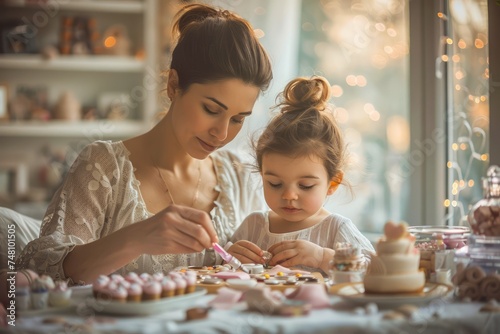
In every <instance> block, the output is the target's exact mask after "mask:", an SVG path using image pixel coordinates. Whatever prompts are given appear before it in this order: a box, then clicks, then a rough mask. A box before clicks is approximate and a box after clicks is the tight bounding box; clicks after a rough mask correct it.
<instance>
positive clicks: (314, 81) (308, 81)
mask: <svg viewBox="0 0 500 334" xmlns="http://www.w3.org/2000/svg"><path fill="white" fill-rule="evenodd" d="M329 100H330V84H329V83H328V80H326V79H325V78H323V77H321V76H313V77H311V78H296V79H293V80H292V81H290V82H289V83H288V85H287V86H286V87H285V89H284V90H283V92H282V94H281V101H280V103H279V104H278V106H279V107H281V112H293V111H302V112H304V111H306V110H309V109H315V110H318V111H321V110H324V109H325V108H326V107H327V105H328V101H329Z"/></svg>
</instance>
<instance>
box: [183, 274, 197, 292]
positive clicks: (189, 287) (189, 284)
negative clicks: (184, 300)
mask: <svg viewBox="0 0 500 334" xmlns="http://www.w3.org/2000/svg"><path fill="white" fill-rule="evenodd" d="M184 280H185V281H186V293H191V292H194V290H195V289H196V276H193V275H186V276H185V277H184Z"/></svg>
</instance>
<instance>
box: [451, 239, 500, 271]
mask: <svg viewBox="0 0 500 334" xmlns="http://www.w3.org/2000/svg"><path fill="white" fill-rule="evenodd" d="M456 262H457V263H463V264H464V266H480V267H481V268H482V269H483V270H484V272H485V273H500V237H488V236H484V235H476V234H471V235H470V236H469V242H468V246H467V247H465V248H464V249H463V250H461V251H460V252H457V253H456Z"/></svg>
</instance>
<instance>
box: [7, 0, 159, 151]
mask: <svg viewBox="0 0 500 334" xmlns="http://www.w3.org/2000/svg"><path fill="white" fill-rule="evenodd" d="M1 6H2V7H4V8H3V9H2V12H3V13H2V14H0V19H2V20H4V21H5V20H6V19H12V18H16V17H23V19H24V20H25V21H26V22H31V21H33V23H32V24H35V23H34V22H37V21H36V20H35V19H34V18H35V17H36V16H37V15H39V16H40V15H42V16H43V15H45V17H49V18H50V19H49V20H48V21H47V23H46V24H39V26H37V35H36V36H35V38H40V39H42V40H44V41H45V42H46V41H47V40H54V37H57V36H56V35H57V34H58V33H59V31H58V23H60V22H59V21H60V19H61V17H62V16H64V15H67V14H70V15H83V16H93V15H96V16H97V17H98V21H99V23H100V24H101V26H104V27H106V26H109V25H113V24H123V25H124V26H126V25H127V24H129V26H127V28H129V29H128V31H129V35H133V34H135V35H134V36H130V39H131V40H132V42H133V44H134V47H135V48H134V49H135V50H134V51H137V50H139V49H142V50H144V57H141V58H136V57H135V56H134V55H133V54H132V55H130V56H114V55H57V56H55V57H54V58H52V59H45V58H44V57H42V55H40V54H0V83H7V85H8V88H9V92H10V94H9V95H10V97H12V96H13V93H14V92H15V90H16V87H17V86H22V85H30V84H32V85H39V86H41V85H45V86H47V87H49V88H50V89H51V91H50V92H49V100H50V102H51V104H52V105H53V104H54V103H55V101H56V100H57V96H58V95H60V94H61V92H62V91H64V90H72V91H74V93H75V95H76V97H77V98H78V99H79V100H80V101H81V102H82V105H87V106H88V105H94V106H96V105H97V98H98V95H99V94H101V93H103V92H104V93H105V92H119V93H125V94H128V95H132V94H133V90H134V89H135V90H138V89H140V90H141V92H140V94H141V95H140V96H139V98H136V100H140V101H138V102H139V103H134V106H135V105H138V106H135V108H134V110H133V111H132V112H131V117H132V118H130V119H126V120H123V121H117V122H116V124H115V126H114V128H116V129H117V130H116V131H112V132H110V135H112V136H113V137H115V138H116V137H120V136H123V137H129V136H132V135H134V134H137V133H139V132H142V131H144V130H145V129H147V128H148V127H149V125H150V124H151V120H152V118H153V116H154V115H155V113H156V112H157V111H158V110H157V108H158V107H157V96H158V88H157V87H156V88H154V89H151V87H150V86H148V87H145V82H146V80H148V84H149V85H150V82H152V81H153V80H156V82H159V80H158V77H159V73H155V72H154V70H153V69H156V68H158V65H157V64H158V61H157V57H158V50H157V45H156V43H157V37H156V36H157V34H158V25H157V17H156V14H157V7H158V4H157V0H144V1H139V0H129V1H118V0H107V1H96V0H73V1H63V2H53V3H52V2H50V3H44V2H35V1H30V0H6V1H4V2H3V3H2V5H1ZM9 11H11V12H9ZM134 20H135V21H134ZM41 21H42V23H43V22H44V21H43V20H41ZM107 21H109V24H108V23H107ZM131 21H134V23H131ZM137 23H139V24H140V28H141V29H137ZM104 27H101V30H102V29H104ZM131 27H133V29H132V28H131ZM137 30H140V32H139V33H138V32H137ZM42 32H44V33H45V34H42ZM47 36H48V37H47ZM89 82H90V83H89ZM103 122H104V121H94V122H88V121H82V122H81V124H75V123H71V124H66V122H64V121H57V120H51V121H48V122H45V123H40V122H31V121H18V120H14V122H0V137H7V136H14V137H16V136H21V135H28V136H32V137H33V136H35V135H37V136H42V137H51V136H55V137H64V136H67V137H79V136H82V131H71V130H68V129H71V128H78V130H80V129H79V128H84V129H86V128H90V127H92V126H94V125H99V124H102V123H103ZM31 123H33V124H31ZM19 134H21V135H19ZM0 153H1V148H0Z"/></svg>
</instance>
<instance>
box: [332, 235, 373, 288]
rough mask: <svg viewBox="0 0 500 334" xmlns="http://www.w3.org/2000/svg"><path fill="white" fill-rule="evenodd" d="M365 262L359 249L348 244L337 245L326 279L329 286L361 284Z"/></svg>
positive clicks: (365, 266)
mask: <svg viewBox="0 0 500 334" xmlns="http://www.w3.org/2000/svg"><path fill="white" fill-rule="evenodd" d="M366 268H367V261H366V259H365V257H364V256H363V255H362V254H361V249H360V248H358V247H353V246H352V245H351V244H350V243H342V242H341V243H337V244H336V245H335V256H334V257H333V259H332V260H331V261H330V268H329V270H328V278H329V283H330V284H339V283H354V282H362V281H363V278H364V276H365V272H366Z"/></svg>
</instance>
